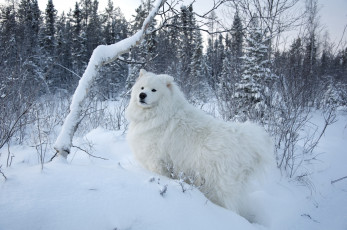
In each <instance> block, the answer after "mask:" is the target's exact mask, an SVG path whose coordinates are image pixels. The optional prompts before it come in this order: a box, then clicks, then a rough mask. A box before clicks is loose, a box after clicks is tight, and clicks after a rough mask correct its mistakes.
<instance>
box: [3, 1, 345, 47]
mask: <svg viewBox="0 0 347 230" xmlns="http://www.w3.org/2000/svg"><path fill="white" fill-rule="evenodd" d="M6 1H7V0H0V4H2V3H4V2H6ZM184 1H185V2H187V3H190V2H192V0H184ZM301 1H303V0H301ZM75 2H76V1H75V0H53V4H54V6H55V8H56V9H57V10H58V13H59V14H60V13H62V12H63V11H65V12H67V11H69V9H73V8H74V5H75ZM107 2H108V0H99V9H100V10H103V9H105V7H106V6H107ZM38 3H39V7H40V9H41V10H42V11H44V9H45V8H46V5H47V0H38ZM113 3H114V6H119V7H120V8H121V10H122V12H123V14H124V16H125V17H126V18H127V19H131V16H132V15H134V14H135V9H136V8H137V7H138V6H139V5H140V3H141V0H113ZM212 4H213V1H212V0H196V2H195V4H194V11H196V12H197V13H204V12H205V11H206V10H207V9H209V8H211V6H212ZM318 4H319V6H320V12H319V13H320V16H321V20H320V22H321V24H322V26H323V28H324V29H326V30H327V31H328V32H329V37H330V40H331V41H332V42H334V43H335V44H338V43H339V41H340V40H341V37H342V35H343V31H344V28H345V27H346V26H347V0H318ZM343 41H345V42H347V29H346V32H345V34H344V37H343Z"/></svg>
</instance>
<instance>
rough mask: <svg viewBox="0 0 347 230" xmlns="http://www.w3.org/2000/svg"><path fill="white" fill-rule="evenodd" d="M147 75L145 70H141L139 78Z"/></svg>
mask: <svg viewBox="0 0 347 230" xmlns="http://www.w3.org/2000/svg"><path fill="white" fill-rule="evenodd" d="M146 73H147V71H146V70H144V69H140V75H139V78H140V77H142V76H143V75H145V74H146Z"/></svg>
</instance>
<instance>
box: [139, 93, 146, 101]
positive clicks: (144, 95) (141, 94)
mask: <svg viewBox="0 0 347 230" xmlns="http://www.w3.org/2000/svg"><path fill="white" fill-rule="evenodd" d="M139 97H140V99H142V100H143V99H145V98H146V97H147V94H145V93H140V95H139Z"/></svg>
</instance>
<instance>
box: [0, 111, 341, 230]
mask: <svg viewBox="0 0 347 230" xmlns="http://www.w3.org/2000/svg"><path fill="white" fill-rule="evenodd" d="M314 121H315V122H316V123H317V124H320V123H322V122H321V118H320V117H319V116H318V115H317V117H315V119H314ZM346 124H347V119H346V116H340V117H339V120H338V122H336V123H334V124H333V125H332V126H329V127H328V130H327V132H326V134H325V135H324V136H323V138H322V140H321V142H320V143H319V146H318V148H317V149H316V153H317V154H319V156H318V160H317V161H313V162H312V163H311V164H309V165H306V167H307V171H308V172H309V174H310V179H311V182H312V183H311V186H309V188H308V187H307V186H299V185H298V184H297V183H295V181H291V182H290V181H289V180H290V179H286V178H284V177H282V176H281V175H280V172H279V171H278V170H277V169H276V170H273V171H272V172H270V173H269V176H268V180H266V181H265V184H264V187H263V188H262V189H261V190H259V191H255V192H254V194H252V197H251V199H252V201H254V202H253V203H254V206H256V207H257V208H258V210H260V211H259V213H258V214H257V215H258V217H257V219H258V221H259V223H261V224H259V223H258V224H255V223H253V224H252V223H249V222H248V221H247V220H245V219H244V218H242V217H240V216H238V215H237V214H235V213H233V212H232V211H229V210H226V209H223V208H221V207H219V206H216V205H214V204H213V203H211V202H209V201H208V200H207V199H206V198H205V197H204V196H203V194H201V193H200V192H199V191H198V190H197V189H196V188H193V187H191V186H189V185H187V184H182V183H180V182H179V181H176V180H172V179H168V178H165V177H163V176H160V175H156V174H153V173H151V172H148V171H146V170H144V169H143V168H142V167H141V166H140V165H139V164H138V163H137V162H136V160H135V159H134V158H133V156H132V154H131V151H130V149H129V147H128V144H127V142H126V139H125V135H124V134H123V132H121V131H109V130H105V129H102V128H97V129H94V130H92V131H90V132H89V133H88V134H87V135H86V136H85V137H83V138H76V139H75V141H74V144H75V145H77V146H80V147H81V148H83V149H86V150H88V152H90V153H91V154H93V155H95V156H98V157H102V158H106V159H107V160H104V159H99V158H95V157H91V156H89V155H87V154H86V153H85V152H83V151H81V150H79V149H77V148H74V151H73V152H72V153H71V154H70V155H69V157H68V160H67V162H64V161H62V160H59V159H55V160H54V161H53V162H50V163H46V164H45V165H44V167H43V170H42V169H41V165H40V164H39V163H37V162H38V160H37V159H38V158H37V152H36V150H35V148H33V147H30V146H12V147H11V152H12V153H14V155H15V158H13V162H12V166H11V167H9V168H4V165H6V163H5V161H6V159H5V157H4V155H5V154H4V153H6V152H7V148H6V149H2V150H0V151H1V152H2V153H3V155H2V158H1V159H0V160H1V161H2V162H1V164H2V165H3V167H2V170H3V171H4V173H5V174H6V176H7V178H8V179H7V180H6V181H5V180H4V179H3V178H2V177H1V175H0V230H15V229H33V230H34V229H49V230H54V229H57V230H61V229H64V230H68V229H74V230H75V229H83V230H87V229H98V230H102V229H105V230H106V229H110V230H112V229H117V230H125V229H132V230H135V229H141V230H143V229H151V230H155V229H160V230H162V229H189V230H191V229H242V230H246V229H262V230H263V229H274V230H277V229H281V230H286V229H305V230H307V229H314V230H320V229H322V230H325V229H334V230H346V229H347V179H344V180H340V181H338V182H336V183H333V184H331V181H332V180H336V179H339V178H342V177H344V176H347V164H346V163H347V129H346ZM1 164H0V165H1ZM182 186H183V187H182ZM183 190H185V192H183Z"/></svg>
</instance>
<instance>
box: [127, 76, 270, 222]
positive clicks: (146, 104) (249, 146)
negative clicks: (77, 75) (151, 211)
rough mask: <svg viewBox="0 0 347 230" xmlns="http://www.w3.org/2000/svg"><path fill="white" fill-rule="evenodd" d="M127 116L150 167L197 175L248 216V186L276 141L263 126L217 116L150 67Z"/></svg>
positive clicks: (211, 192) (211, 193)
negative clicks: (198, 104) (213, 115)
mask: <svg viewBox="0 0 347 230" xmlns="http://www.w3.org/2000/svg"><path fill="white" fill-rule="evenodd" d="M140 95H142V96H140ZM145 95H146V96H145ZM141 97H142V98H141ZM126 117H127V119H128V120H129V122H130V126H129V130H128V136H127V138H128V141H129V143H130V147H131V149H132V151H133V153H134V154H135V157H136V158H137V160H138V161H139V162H140V163H141V164H142V165H143V166H144V167H145V168H147V169H148V170H151V171H153V172H156V173H159V174H162V175H166V176H169V177H170V176H172V172H170V171H171V170H174V171H175V172H183V173H184V174H185V175H187V176H193V177H194V178H195V180H194V181H193V183H194V184H195V185H196V186H198V187H199V189H200V190H201V191H202V192H203V193H204V194H205V196H206V197H207V198H208V199H209V200H211V201H212V202H214V203H216V204H218V205H220V206H222V207H225V208H228V209H231V210H234V211H236V212H238V213H240V214H242V215H243V216H247V215H248V214H247V212H248V211H247V210H245V205H244V201H245V197H246V194H247V190H248V186H247V185H248V184H249V183H250V180H251V178H252V176H255V177H253V178H257V177H256V176H257V175H259V174H261V173H262V171H263V169H264V168H265V167H266V166H267V165H268V164H269V162H271V161H272V153H273V151H272V142H271V140H270V138H269V136H268V135H267V134H266V133H265V131H264V130H263V129H262V128H261V127H259V126H257V125H254V124H252V123H249V122H246V123H227V122H223V121H220V120H217V119H215V118H213V117H211V116H209V115H207V114H205V113H204V112H202V111H200V110H198V109H196V108H195V107H193V106H192V105H190V104H189V103H188V102H187V100H186V99H185V98H184V96H183V94H182V92H181V91H180V90H179V88H178V86H177V85H176V84H175V82H174V79H173V78H172V77H171V76H169V75H164V74H162V75H156V74H154V73H150V72H146V71H145V70H141V71H140V76H139V78H138V79H137V81H136V83H135V85H134V86H133V88H132V93H131V99H130V103H129V106H128V107H127V109H126ZM168 166H169V167H168Z"/></svg>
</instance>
